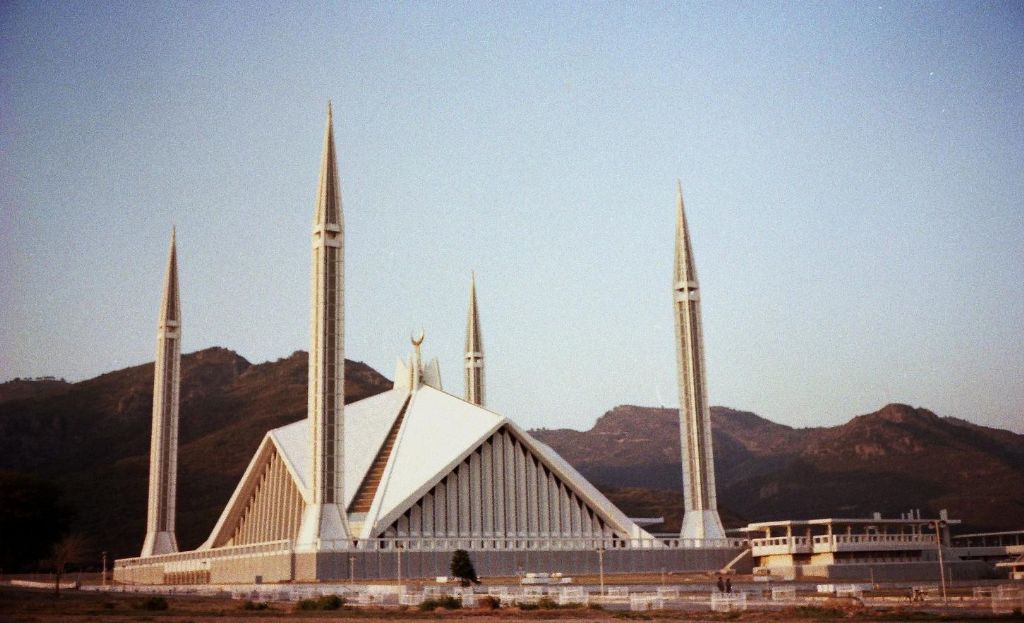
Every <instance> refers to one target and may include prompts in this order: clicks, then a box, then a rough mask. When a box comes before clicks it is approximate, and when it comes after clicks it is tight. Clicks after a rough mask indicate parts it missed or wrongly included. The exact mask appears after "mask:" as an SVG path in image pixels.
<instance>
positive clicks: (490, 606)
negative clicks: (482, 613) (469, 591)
mask: <svg viewBox="0 0 1024 623" xmlns="http://www.w3.org/2000/svg"><path fill="white" fill-rule="evenodd" d="M476 604H477V607H478V608H481V609H483V610H497V609H498V608H500V607H501V600H500V599H498V598H497V597H495V596H493V595H484V596H483V597H481V598H480V599H478V600H477V602H476Z"/></svg>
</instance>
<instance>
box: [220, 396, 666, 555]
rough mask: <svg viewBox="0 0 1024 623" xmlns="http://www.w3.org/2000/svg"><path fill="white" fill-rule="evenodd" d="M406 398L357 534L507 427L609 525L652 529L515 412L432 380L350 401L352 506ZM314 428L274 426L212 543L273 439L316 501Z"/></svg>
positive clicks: (365, 534) (348, 499)
mask: <svg viewBox="0 0 1024 623" xmlns="http://www.w3.org/2000/svg"><path fill="white" fill-rule="evenodd" d="M406 400H408V401H409V402H408V405H407V406H406V408H405V411H404V416H403V418H402V422H401V426H400V428H399V429H398V431H397V436H396V438H395V443H394V446H393V448H392V450H391V452H390V456H389V458H388V460H387V463H386V467H385V470H384V473H383V475H382V476H381V479H380V483H379V485H378V486H377V490H376V494H375V495H374V499H373V503H372V505H371V507H370V510H369V512H368V513H367V514H366V517H365V518H363V522H362V526H363V528H362V530H361V531H360V534H359V535H358V536H360V537H362V538H371V537H375V536H377V535H378V534H380V533H381V532H382V531H383V530H384V529H386V528H387V527H388V525H390V524H392V523H393V522H394V521H395V520H396V519H397V518H398V517H399V516H401V515H402V514H403V513H404V512H405V511H406V510H408V509H409V508H410V506H411V505H413V504H415V503H416V502H417V501H418V500H419V499H420V498H421V497H423V495H424V494H426V493H428V492H429V491H430V490H431V489H432V488H433V487H434V486H435V485H437V483H438V482H440V481H441V480H442V479H444V478H445V477H446V476H447V475H448V474H450V473H451V472H452V470H453V469H455V468H457V467H458V466H459V464H460V463H462V462H463V461H464V460H466V458H467V457H468V456H469V455H470V454H471V453H473V452H474V451H475V450H477V449H478V448H479V447H480V445H481V444H483V443H484V442H485V441H486V440H488V439H489V438H491V436H492V435H494V434H495V433H496V432H497V431H499V430H500V429H502V428H503V427H504V428H505V429H506V430H507V431H508V432H509V433H510V434H511V435H513V436H514V437H515V438H516V439H518V441H519V443H521V444H522V445H524V446H525V447H527V448H528V449H529V450H530V451H531V452H532V453H533V454H534V455H535V456H536V457H537V459H538V460H539V461H541V462H542V463H544V464H545V465H546V466H547V468H548V469H549V470H550V471H551V472H552V473H554V474H557V475H558V477H559V478H560V479H561V480H562V481H563V482H564V483H566V486H568V487H571V488H572V489H573V490H575V491H576V493H577V494H578V495H579V496H580V497H581V498H583V499H585V500H586V501H587V503H588V504H589V505H590V506H591V507H592V508H594V509H595V510H597V511H599V512H600V514H601V515H603V516H604V517H605V519H606V520H607V521H608V522H609V524H610V525H612V526H615V527H616V528H617V529H618V530H619V531H621V532H623V533H625V534H627V535H628V536H631V537H646V536H649V535H648V534H647V533H646V532H645V531H643V530H642V529H641V528H640V527H639V526H637V525H636V524H635V523H634V522H632V521H631V520H630V519H629V518H628V517H626V516H625V514H623V513H622V512H621V511H620V510H619V509H618V508H617V507H615V505H613V504H612V503H611V502H610V501H609V500H608V499H607V498H606V497H605V496H604V495H603V494H602V493H601V492H600V491H598V490H597V489H596V488H595V487H594V486H593V485H591V484H590V483H589V482H588V481H587V480H586V479H585V478H584V477H583V476H582V475H581V474H580V473H579V472H577V471H576V470H575V469H574V468H573V467H572V466H571V465H569V463H567V462H566V461H565V460H564V459H562V457H561V456H559V455H558V453H556V452H555V451H554V450H553V449H551V448H550V447H549V446H547V445H545V444H543V443H541V442H539V441H537V440H535V439H534V438H533V437H531V436H530V435H529V434H528V433H527V432H525V431H523V430H522V429H520V428H519V427H518V426H516V425H515V423H513V422H512V421H511V420H509V419H508V418H506V417H504V416H502V415H499V414H497V413H494V412H493V411H489V410H487V409H485V408H483V407H481V406H479V405H476V404H473V403H470V402H467V401H465V400H463V399H461V398H458V397H456V396H452V395H451V394H447V393H445V392H443V391H441V390H439V389H436V388H434V387H431V386H429V385H419V387H417V388H416V389H415V390H414V391H412V392H411V393H410V392H409V390H408V388H406V387H396V388H394V389H391V390H389V391H386V392H383V393H381V394H377V395H376V396H371V397H370V398H366V399H364V400H360V401H358V402H355V403H351V404H348V405H345V409H344V421H345V491H344V494H345V508H346V509H347V508H349V506H350V505H351V504H352V501H353V499H354V498H355V496H356V494H357V492H358V490H359V488H360V486H361V485H362V483H363V480H364V478H365V476H366V474H367V472H368V471H369V470H370V468H371V466H372V464H373V463H374V460H375V459H376V458H377V455H378V453H379V451H380V449H381V447H382V446H383V445H384V442H385V440H386V439H387V436H388V434H389V433H390V432H391V429H392V428H393V426H394V424H395V422H396V420H397V419H398V417H399V415H401V414H402V407H403V405H405V404H406ZM309 435H310V431H309V420H308V419H302V420H299V421H297V422H293V423H291V424H288V425H286V426H282V427H280V428H275V429H273V430H271V431H270V432H268V433H267V437H266V438H265V439H264V441H263V443H261V444H260V449H259V450H258V451H257V453H256V455H255V456H254V457H253V460H252V462H251V463H250V465H249V468H248V469H247V470H246V473H245V475H244V476H243V478H242V480H241V481H240V482H239V484H238V487H237V488H236V490H235V493H234V495H233V496H232V498H231V501H230V502H229V504H228V507H227V508H225V510H224V513H223V514H222V516H221V520H220V521H219V522H218V524H217V527H216V528H215V529H214V534H213V535H211V539H210V541H208V543H207V545H206V547H208V546H209V545H210V544H212V542H213V540H214V537H215V535H216V534H217V532H218V531H219V530H222V529H225V528H227V527H228V526H226V523H228V521H227V518H228V517H229V516H231V515H232V509H235V507H236V505H239V504H242V505H244V504H245V503H246V502H247V501H246V500H245V499H242V498H244V497H245V495H246V494H245V493H244V492H246V491H249V490H251V488H252V484H251V483H249V482H248V481H249V480H250V479H251V478H253V477H254V476H255V475H256V474H258V473H259V471H260V469H261V467H260V465H259V464H261V463H262V462H264V461H266V460H269V457H270V453H269V451H268V450H269V448H268V444H272V445H273V447H274V448H275V449H276V451H277V454H278V455H279V456H280V457H281V459H282V460H283V462H284V463H285V465H286V467H287V468H288V472H289V473H290V474H291V476H292V478H293V480H294V481H295V485H296V487H297V488H298V490H299V491H300V493H301V494H302V497H303V499H305V500H306V502H307V503H308V502H309V501H310V497H311V496H310V490H309V466H310V462H311V456H310V447H311V443H310V439H309ZM235 514H236V515H237V509H235Z"/></svg>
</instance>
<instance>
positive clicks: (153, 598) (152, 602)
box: [135, 595, 167, 610]
mask: <svg viewBox="0 0 1024 623" xmlns="http://www.w3.org/2000/svg"><path fill="white" fill-rule="evenodd" d="M135 608H136V609H137V610H166V609H167V600H166V599H165V598H163V597H161V596H160V595H150V596H149V597H146V598H145V599H141V600H139V601H137V602H135Z"/></svg>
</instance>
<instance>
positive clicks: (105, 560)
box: [101, 552, 107, 588]
mask: <svg viewBox="0 0 1024 623" xmlns="http://www.w3.org/2000/svg"><path fill="white" fill-rule="evenodd" d="M101 582H102V584H103V588H106V587H107V553H106V552H103V572H102V575H101Z"/></svg>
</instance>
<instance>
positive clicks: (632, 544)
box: [295, 536, 746, 552]
mask: <svg viewBox="0 0 1024 623" xmlns="http://www.w3.org/2000/svg"><path fill="white" fill-rule="evenodd" d="M745 543H746V541H745V540H744V539H682V538H668V539H659V538H646V539H621V538H600V537H416V536H410V537H389V538H377V539H338V540H326V539H324V540H319V541H316V542H314V543H299V542H297V543H295V550H296V551H303V550H317V551H336V550H346V551H349V550H357V551H358V550H363V551H366V550H370V551H394V550H403V551H421V552H434V551H452V550H456V549H466V550H473V551H480V550H555V551H561V550H576V551H578V550H591V551H593V550H634V549H702V548H703V549H708V548H735V547H743V545H744V544H745Z"/></svg>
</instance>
